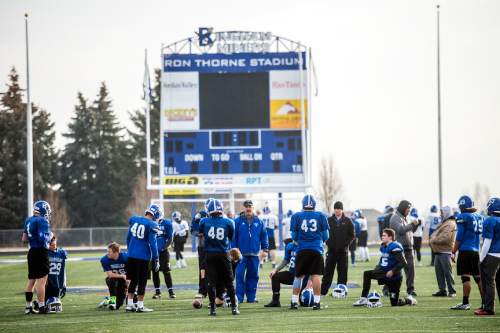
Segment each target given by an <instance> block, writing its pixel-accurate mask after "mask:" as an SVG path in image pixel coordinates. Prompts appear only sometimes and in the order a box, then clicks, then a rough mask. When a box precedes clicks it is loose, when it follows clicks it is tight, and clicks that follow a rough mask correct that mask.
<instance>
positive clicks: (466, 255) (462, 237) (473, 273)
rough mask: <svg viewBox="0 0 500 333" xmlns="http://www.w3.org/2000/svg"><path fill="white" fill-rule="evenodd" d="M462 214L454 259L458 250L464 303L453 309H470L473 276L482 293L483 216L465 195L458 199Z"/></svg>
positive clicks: (458, 224) (453, 251) (458, 266)
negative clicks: (481, 251)
mask: <svg viewBox="0 0 500 333" xmlns="http://www.w3.org/2000/svg"><path fill="white" fill-rule="evenodd" d="M458 207H459V208H460V214H458V215H457V217H456V221H457V236H456V240H455V245H454V246H453V250H452V259H453V260H454V259H455V258H454V256H455V253H456V252H457V251H458V262H457V274H458V275H460V277H461V278H462V284H463V293H464V294H463V299H462V303H460V304H457V305H455V306H454V307H452V308H451V309H452V310H469V309H470V305H469V295H470V292H471V277H472V278H474V281H476V283H477V285H478V287H479V288H478V289H479V293H481V278H480V274H479V240H480V236H481V232H482V229H483V217H482V216H481V215H479V214H478V213H476V208H474V202H473V201H472V199H471V198H470V197H469V196H467V195H463V196H461V197H460V199H458Z"/></svg>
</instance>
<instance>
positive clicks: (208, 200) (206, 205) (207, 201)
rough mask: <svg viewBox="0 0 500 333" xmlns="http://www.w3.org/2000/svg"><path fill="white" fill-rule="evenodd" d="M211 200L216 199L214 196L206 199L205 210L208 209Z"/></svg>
mask: <svg viewBox="0 0 500 333" xmlns="http://www.w3.org/2000/svg"><path fill="white" fill-rule="evenodd" d="M210 200H214V198H208V199H207V200H205V210H208V208H207V207H208V203H209V202H210Z"/></svg>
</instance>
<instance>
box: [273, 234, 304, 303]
mask: <svg viewBox="0 0 500 333" xmlns="http://www.w3.org/2000/svg"><path fill="white" fill-rule="evenodd" d="M284 243H285V256H284V257H283V260H282V261H281V263H280V264H279V265H278V266H277V267H276V268H275V269H273V270H272V271H271V273H270V274H269V277H270V278H271V285H272V289H273V299H272V300H271V302H269V303H268V304H266V305H264V307H266V308H275V307H280V306H281V303H280V289H281V284H286V285H290V286H291V285H292V284H293V280H294V278H295V254H296V251H297V245H296V244H295V243H294V242H293V241H292V239H291V238H287V239H285V240H284ZM287 265H288V271H282V272H280V271H281V270H282V269H283V268H285V267H286V266H287ZM308 281H310V280H309V279H305V278H304V279H303V281H302V287H301V292H302V289H304V288H305V286H306V285H307V282H308ZM311 287H312V284H311Z"/></svg>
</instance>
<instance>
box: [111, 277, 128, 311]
mask: <svg viewBox="0 0 500 333" xmlns="http://www.w3.org/2000/svg"><path fill="white" fill-rule="evenodd" d="M106 285H107V286H108V290H109V296H116V309H117V310H118V309H119V308H120V306H122V305H123V302H124V301H125V299H126V298H127V282H126V281H125V280H124V279H118V278H109V277H107V278H106Z"/></svg>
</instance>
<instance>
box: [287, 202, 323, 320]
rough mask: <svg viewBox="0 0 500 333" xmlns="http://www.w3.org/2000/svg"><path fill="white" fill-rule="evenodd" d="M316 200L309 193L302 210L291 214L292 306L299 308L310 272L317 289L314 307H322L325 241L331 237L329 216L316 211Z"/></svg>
mask: <svg viewBox="0 0 500 333" xmlns="http://www.w3.org/2000/svg"><path fill="white" fill-rule="evenodd" d="M315 208H316V200H315V199H314V197H313V196H312V195H310V194H307V195H306V196H304V198H303V199H302V211H301V212H298V213H295V214H293V215H292V219H291V222H290V223H291V228H290V230H291V233H292V239H293V240H294V241H295V242H296V243H297V256H296V258H295V279H294V281H293V293H292V300H291V303H290V309H292V310H297V309H298V308H299V295H300V287H301V285H302V279H303V278H304V276H306V275H309V276H310V278H311V280H312V284H313V292H314V305H313V310H319V309H321V305H320V300H321V277H320V276H321V275H323V271H324V269H325V263H324V261H323V252H324V250H323V243H324V242H326V241H327V240H328V238H329V236H330V235H329V228H330V227H329V225H328V221H327V218H326V216H325V215H324V214H323V213H321V212H318V211H315Z"/></svg>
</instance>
